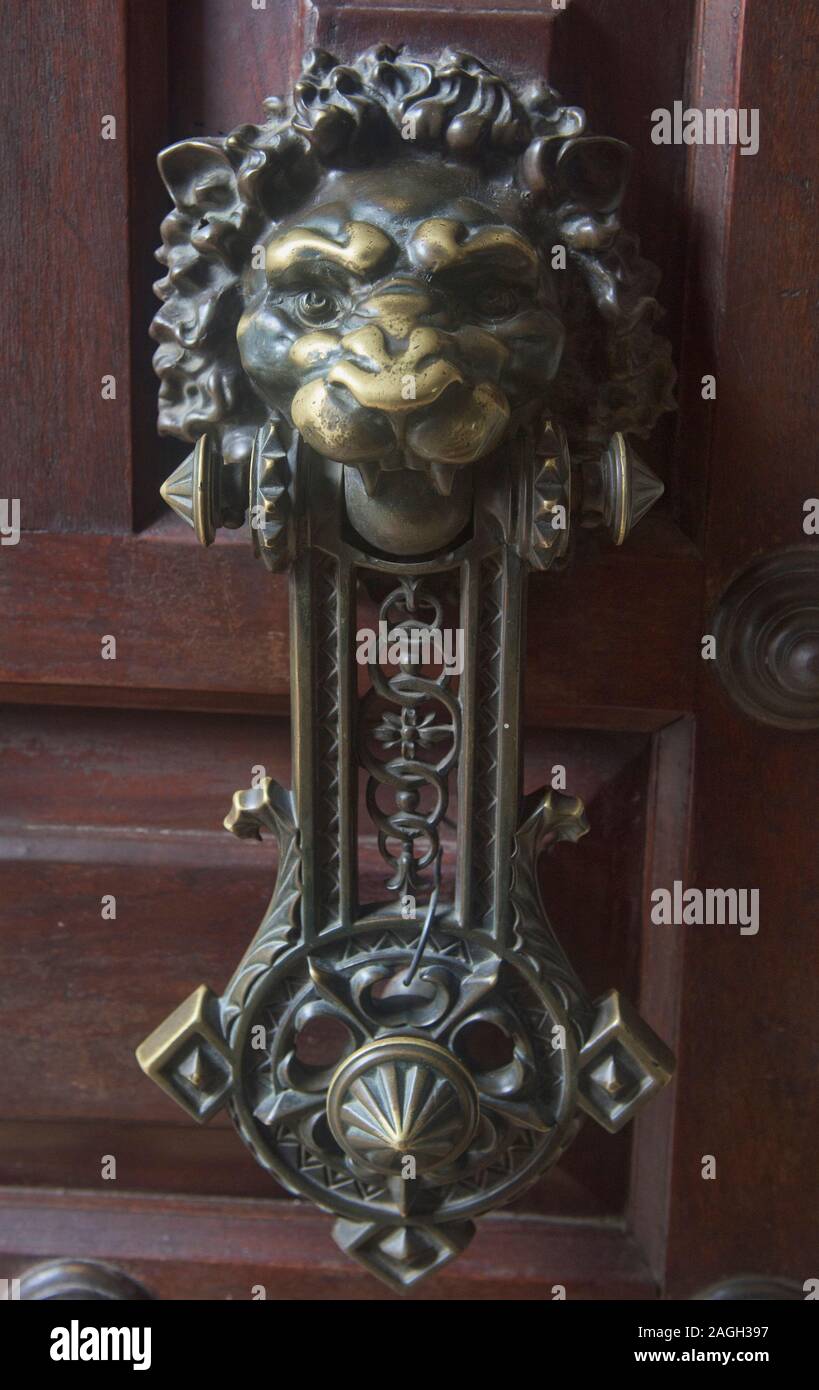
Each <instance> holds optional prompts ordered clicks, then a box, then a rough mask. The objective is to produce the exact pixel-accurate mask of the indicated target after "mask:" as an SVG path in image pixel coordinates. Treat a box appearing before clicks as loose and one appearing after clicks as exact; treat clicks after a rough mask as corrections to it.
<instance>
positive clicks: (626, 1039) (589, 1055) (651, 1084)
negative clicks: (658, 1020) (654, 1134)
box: [577, 989, 674, 1134]
mask: <svg viewBox="0 0 819 1390" xmlns="http://www.w3.org/2000/svg"><path fill="white" fill-rule="evenodd" d="M595 1007H596V1009H597V1013H596V1017H595V1020H594V1025H593V1027H592V1030H591V1032H590V1034H589V1036H588V1039H587V1041H586V1043H585V1044H584V1046H583V1048H582V1049H581V1052H580V1057H579V1059H578V1063H579V1072H578V1081H577V1087H578V1103H579V1105H580V1107H581V1109H582V1110H585V1112H586V1114H587V1115H591V1117H592V1119H593V1120H596V1121H597V1123H598V1124H600V1125H602V1126H603V1128H604V1129H607V1130H608V1131H609V1133H610V1134H616V1133H617V1131H618V1130H620V1129H622V1128H623V1125H626V1124H628V1122H629V1120H631V1119H632V1118H633V1116H634V1115H635V1114H636V1112H637V1111H638V1110H640V1109H641V1108H642V1106H643V1105H644V1104H645V1102H646V1101H647V1100H648V1099H649V1097H650V1096H653V1095H654V1094H655V1092H656V1091H659V1090H661V1089H662V1087H663V1086H665V1085H666V1084H667V1083H668V1082H669V1081H670V1080H671V1077H672V1074H673V1071H674V1055H673V1053H672V1052H671V1051H670V1050H669V1049H668V1048H667V1047H666V1045H665V1043H664V1042H662V1041H661V1040H660V1038H658V1037H657V1034H656V1033H655V1032H654V1030H653V1029H652V1028H649V1026H648V1024H647V1023H645V1022H644V1021H643V1019H641V1017H640V1015H639V1014H638V1013H637V1011H636V1009H634V1008H632V1006H631V1004H629V1002H628V1000H627V999H624V998H623V997H622V995H621V994H619V993H618V991H617V990H616V989H613V990H610V991H609V993H608V994H604V995H603V997H602V999H598V1001H597V1004H596V1006H595Z"/></svg>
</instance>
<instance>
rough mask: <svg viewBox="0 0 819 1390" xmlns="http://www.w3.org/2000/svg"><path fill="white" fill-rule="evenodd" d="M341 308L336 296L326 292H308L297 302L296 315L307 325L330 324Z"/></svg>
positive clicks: (301, 295)
mask: <svg viewBox="0 0 819 1390" xmlns="http://www.w3.org/2000/svg"><path fill="white" fill-rule="evenodd" d="M339 308H340V305H339V302H338V300H337V299H336V297H335V295H332V294H327V292H326V291H325V290H306V291H305V292H304V294H300V295H299V296H298V298H297V300H296V313H297V314H298V316H299V318H300V319H303V320H304V322H305V323H329V322H330V321H331V319H334V318H335V317H336V315H337V313H338V311H339Z"/></svg>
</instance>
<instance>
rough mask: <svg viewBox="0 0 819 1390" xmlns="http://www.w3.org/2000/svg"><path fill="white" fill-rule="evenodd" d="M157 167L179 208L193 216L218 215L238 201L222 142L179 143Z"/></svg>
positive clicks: (190, 141) (165, 153)
mask: <svg viewBox="0 0 819 1390" xmlns="http://www.w3.org/2000/svg"><path fill="white" fill-rule="evenodd" d="M157 164H158V166H159V172H160V174H161V175H162V180H163V182H164V184H165V187H166V188H167V190H168V192H169V193H170V195H171V197H172V198H173V200H174V202H175V203H176V206H177V207H178V208H179V209H180V211H182V212H186V213H188V214H189V215H191V216H199V217H201V216H202V215H203V214H204V213H206V212H216V211H217V210H218V209H220V208H224V207H227V206H228V205H229V204H230V203H232V202H233V201H234V199H235V198H236V175H235V173H234V172H233V167H232V165H231V163H230V160H229V159H228V157H227V155H226V154H225V151H224V148H223V146H222V142H221V141H217V140H180V141H179V142H178V143H177V144H176V145H169V146H168V148H167V149H166V150H163V151H162V153H161V154H160V156H159V158H158V159H157Z"/></svg>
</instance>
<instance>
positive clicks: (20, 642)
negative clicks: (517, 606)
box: [0, 515, 700, 728]
mask: <svg viewBox="0 0 819 1390" xmlns="http://www.w3.org/2000/svg"><path fill="white" fill-rule="evenodd" d="M580 541H581V543H580V544H579V545H578V553H577V557H576V561H575V564H574V566H573V568H572V570H571V571H570V572H569V573H566V574H560V575H538V576H536V577H535V578H534V580H533V582H532V588H531V598H530V605H529V612H530V622H529V636H528V647H527V656H526V701H527V709H528V710H529V711H530V718H531V719H532V720H535V719H536V718H537V716H538V714H539V712H540V711H542V710H544V709H549V710H550V711H563V717H565V718H567V719H569V720H571V721H572V722H576V714H573V711H575V710H576V709H577V708H583V709H584V710H586V711H588V712H589V714H588V719H587V722H590V723H598V722H599V721H602V723H603V724H606V723H609V724H610V723H611V722H615V723H617V722H622V721H620V720H617V719H615V720H614V721H612V716H611V711H612V710H631V711H640V712H641V713H640V714H639V716H638V715H637V714H633V715H632V716H630V718H629V720H628V722H627V723H626V727H643V728H645V727H651V723H652V721H651V719H650V717H649V718H648V720H647V715H646V712H648V711H652V710H662V711H668V712H669V717H670V716H671V715H672V714H673V713H678V712H682V711H685V710H687V709H690V708H691V707H692V702H693V682H694V677H695V673H696V667H697V665H698V664H699V631H700V628H699V591H700V577H699V576H700V569H699V560H698V558H697V556H696V553H695V552H694V551H693V549H692V548H691V546H690V545H689V544H688V543H687V542H686V541H685V539H684V537H682V536H681V533H680V532H679V531H678V530H677V529H676V527H675V526H674V525H673V524H672V523H671V522H670V521H668V519H667V518H665V517H663V516H662V515H660V516H659V517H656V518H654V519H649V520H647V521H646V522H645V523H644V525H643V526H642V527H641V528H638V530H637V531H636V533H635V535H634V537H632V538H631V539H630V541H629V543H628V546H626V547H624V548H623V550H622V552H620V551H617V550H615V549H614V547H611V546H603V545H601V544H599V543H598V542H597V541H596V539H594V538H592V537H590V536H585V535H584V536H582V537H581V538H580ZM0 604H2V607H3V611H4V615H5V617H4V633H3V643H2V649H0V682H2V683H3V684H4V685H6V686H14V685H15V684H18V683H19V684H21V685H25V686H47V685H50V684H59V685H63V686H70V685H73V686H78V687H84V688H89V689H91V690H92V691H94V692H95V699H96V700H97V701H98V702H99V703H105V702H106V699H107V698H108V697H107V692H108V691H110V692H112V697H111V698H112V700H114V701H116V700H117V698H118V695H119V693H120V692H123V691H126V690H129V689H136V690H137V691H146V690H155V691H156V692H157V694H156V704H158V705H160V704H170V703H173V702H176V701H178V702H179V703H181V704H190V703H191V701H193V702H194V703H195V702H196V697H203V698H204V699H206V700H207V698H209V697H210V696H211V695H212V694H214V693H221V694H223V695H224V696H236V695H237V694H238V695H244V694H248V695H249V696H259V695H269V696H272V697H273V698H274V700H277V701H278V704H277V706H276V707H277V708H279V709H281V708H283V707H284V698H285V697H286V695H287V692H288V690H289V683H290V662H289V653H288V615H287V587H286V583H285V582H284V581H283V580H281V579H278V578H273V579H271V577H270V575H268V574H267V572H266V571H265V570H263V569H262V567H261V566H260V565H258V564H256V563H254V561H253V559H252V557H251V554H250V550H249V546H248V544H247V540H246V538H245V537H244V536H243V535H240V534H238V533H232V534H230V535H229V536H228V537H226V538H225V539H224V540H223V539H222V538H221V537H220V538H219V540H218V541H217V543H216V544H215V545H213V546H212V547H211V548H210V549H209V550H208V551H205V550H203V549H202V548H201V547H200V546H198V545H197V544H196V541H195V539H194V536H193V533H192V532H190V531H189V530H188V528H187V527H184V526H183V525H182V523H175V522H174V520H173V519H170V520H168V521H163V522H162V523H161V524H158V525H157V526H156V527H154V528H151V530H150V531H148V532H145V533H143V534H142V535H140V536H88V535H86V536H72V535H67V536H57V535H45V534H38V535H33V536H24V537H23V538H22V539H21V541H20V544H19V545H18V546H16V547H14V548H9V549H8V550H5V551H4V552H3V565H2V567H0ZM108 634H111V635H113V636H115V637H116V638H117V659H116V660H115V661H112V660H103V659H102V657H101V640H102V638H103V636H105V635H108ZM9 693H10V694H12V695H13V691H10V692H9ZM120 698H121V696H120ZM230 703H235V700H234V701H230V700H229V701H228V704H230ZM257 707H258V705H257ZM559 722H562V719H561V720H560V721H559ZM662 722H667V720H663V721H662Z"/></svg>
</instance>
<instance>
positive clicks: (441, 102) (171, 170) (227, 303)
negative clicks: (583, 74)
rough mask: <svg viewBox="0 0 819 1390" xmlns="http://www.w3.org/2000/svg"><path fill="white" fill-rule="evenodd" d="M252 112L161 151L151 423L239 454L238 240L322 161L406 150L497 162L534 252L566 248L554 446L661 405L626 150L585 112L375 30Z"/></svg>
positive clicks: (665, 347)
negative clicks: (589, 123) (165, 209)
mask: <svg viewBox="0 0 819 1390" xmlns="http://www.w3.org/2000/svg"><path fill="white" fill-rule="evenodd" d="M264 109H265V120H264V121H263V123H262V124H260V125H241V126H239V127H237V129H235V130H233V131H231V133H230V134H229V135H227V136H225V137H224V138H214V139H194V140H185V141H182V142H180V143H178V144H175V145H172V146H171V147H170V148H169V149H167V150H165V151H164V152H163V153H162V155H161V156H160V159H159V167H160V172H161V174H162V178H163V180H164V182H165V185H166V187H167V189H168V191H169V193H170V195H171V197H172V199H173V203H174V207H173V211H172V212H171V213H169V215H168V216H167V217H166V218H165V220H164V222H163V224H162V245H161V247H160V249H159V250H158V251H157V259H158V260H159V261H160V263H161V264H162V265H163V266H164V267H165V270H166V273H165V275H164V276H163V278H162V279H161V280H159V281H158V282H157V284H156V286H155V290H156V293H157V295H158V297H159V299H160V300H161V301H162V307H161V308H160V309H159V310H158V312H157V314H156V316H155V318H154V320H153V323H152V326H151V333H152V336H153V337H154V338H155V339H156V340H157V341H158V343H159V347H158V349H157V351H156V353H155V355H154V367H155V369H156V372H157V374H158V375H159V377H160V379H161V388H160V398H159V399H160V408H159V429H160V433H162V434H169V435H174V436H176V437H177V438H179V439H183V440H186V441H188V442H190V443H193V442H194V441H195V440H196V439H198V438H199V436H200V435H202V434H205V433H208V434H210V435H211V436H213V437H214V438H215V439H217V440H218V443H219V448H220V449H221V452H222V454H223V456H224V458H225V460H226V461H228V462H235V463H239V462H242V461H244V460H245V459H246V458H247V457H248V455H249V453H250V449H251V445H252V440H253V435H254V433H255V432H256V430H257V429H258V428H259V426H260V425H262V424H263V423H264V421H265V419H266V414H267V412H266V409H265V406H264V405H263V403H262V402H261V400H260V399H259V398H258V397H257V395H256V394H255V392H254V390H253V387H252V386H251V384H250V382H249V380H248V378H247V376H246V375H245V372H244V370H243V368H242V364H241V362H240V359H239V352H238V348H237V345H236V328H237V324H238V322H239V319H240V317H241V315H242V313H243V311H244V308H245V305H246V302H247V298H248V295H249V282H248V276H247V271H248V269H249V267H250V265H251V258H252V256H253V252H254V248H255V247H256V246H258V245H259V244H260V243H262V242H263V241H264V240H265V239H266V238H267V237H268V236H269V234H270V233H271V231H272V230H273V229H274V228H275V226H276V224H277V222H278V221H279V220H280V219H281V218H282V217H283V216H285V215H287V214H289V213H291V212H294V211H296V210H297V209H298V208H299V206H301V205H302V204H303V203H304V202H305V200H306V199H307V197H308V196H309V195H310V193H311V192H312V190H313V189H314V188H315V186H316V184H317V183H318V181H319V180H320V178H321V176H322V172H323V171H324V170H325V169H328V168H350V167H353V166H356V165H359V166H360V165H374V164H377V163H379V162H383V161H385V160H389V159H390V158H391V157H392V156H393V155H395V154H396V153H397V152H399V151H402V152H403V153H404V154H406V152H407V138H408V136H409V137H410V138H411V140H412V144H413V146H414V147H415V148H417V149H419V150H422V151H434V150H437V151H440V152H441V154H442V155H443V156H444V157H445V158H446V159H449V160H455V161H459V162H464V163H473V164H478V165H479V167H480V169H481V171H482V174H483V176H484V177H485V178H486V179H487V180H492V179H499V180H501V179H505V180H507V181H508V180H509V178H510V176H511V177H512V179H513V180H514V187H515V189H516V190H517V194H518V196H519V199H520V209H521V214H522V217H523V220H524V222H525V224H526V226H527V230H528V231H529V233H530V234H531V235H532V236H533V239H534V240H535V243H536V244H537V245H538V246H539V247H540V250H541V254H542V255H543V256H544V257H545V258H549V257H551V255H552V253H553V248H554V247H555V246H558V245H562V246H565V248H566V269H565V271H564V272H563V274H562V275H560V276H559V277H556V278H558V281H559V284H560V285H561V286H562V305H561V314H562V318H563V322H564V325H565V329H566V346H565V350H564V355H563V359H562V363H561V366H560V370H559V372H558V375H557V378H556V380H555V382H553V383H552V389H551V393H550V399H549V408H550V410H551V411H552V412H553V414H554V415H555V417H556V418H557V419H558V420H559V421H560V423H561V424H562V425H563V426H564V428H565V429H566V432H567V435H568V439H569V443H570V445H571V446H572V447H573V448H575V449H577V450H579V451H581V452H584V451H588V450H589V449H591V450H593V449H594V448H595V447H597V446H598V445H599V444H601V443H603V442H604V441H605V440H606V439H607V438H608V436H609V435H610V434H611V433H612V432H613V431H615V430H624V431H634V432H635V433H637V434H641V435H645V434H647V433H648V431H649V430H650V428H651V426H652V425H653V424H654V422H655V420H656V419H657V416H658V415H659V414H660V413H661V412H662V411H664V410H668V409H673V405H674V403H673V399H672V394H671V389H672V386H673V381H674V369H673V366H672V363H671V353H670V346H669V344H668V343H667V342H666V341H665V339H663V338H662V337H660V336H659V335H658V334H657V333H656V332H655V330H654V325H655V323H656V320H657V318H658V316H659V314H660V312H661V311H660V309H659V306H658V304H657V301H656V299H655V298H654V294H655V290H656V288H657V284H658V281H659V272H658V271H657V270H656V268H655V267H654V266H653V265H651V264H650V263H649V262H648V261H646V260H644V259H643V258H642V257H641V256H640V254H639V248H638V243H637V240H636V238H634V237H633V236H630V235H628V234H627V233H626V232H624V231H623V230H622V228H621V225H620V220H619V209H620V204H621V202H622V197H623V194H624V192H625V187H626V183H627V179H628V173H629V165H630V151H629V149H628V147H627V146H626V145H624V144H622V142H620V141H618V140H612V139H608V138H604V137H598V136H593V135H590V134H588V133H587V131H586V118H585V114H584V112H583V111H582V110H580V108H579V107H576V106H566V105H564V104H563V103H562V101H561V98H560V97H559V96H558V94H557V93H556V92H555V91H554V90H553V89H552V88H551V87H550V86H549V85H548V84H547V83H546V82H544V81H537V82H534V83H532V84H531V85H530V86H528V87H527V88H526V89H525V90H524V91H523V92H522V93H521V94H520V95H519V96H517V95H515V94H514V93H513V91H512V90H511V88H510V87H509V85H508V84H507V83H506V82H505V81H504V80H503V79H502V78H500V77H499V76H497V75H496V74H495V73H493V72H491V71H490V70H489V69H488V68H487V67H485V66H484V64H483V63H481V62H479V61H478V59H477V58H474V57H472V56H470V55H469V54H466V53H460V52H455V51H452V50H446V51H445V52H444V53H443V54H442V55H441V57H440V59H439V60H438V61H434V62H431V61H421V60H417V59H414V58H412V57H410V56H402V55H401V54H400V53H399V52H397V51H396V50H394V49H392V48H389V47H387V46H386V45H379V46H377V47H375V48H372V49H370V50H368V51H367V52H366V53H364V54H363V55H362V56H361V57H360V58H359V59H357V60H356V61H355V62H354V63H351V64H341V63H339V62H338V61H337V59H336V58H334V57H332V56H331V55H330V54H329V53H326V52H324V51H323V50H313V51H311V52H310V53H308V54H307V56H306V58H305V60H304V65H303V70H302V74H301V77H300V78H299V80H298V82H297V83H296V86H295V89H294V92H293V96H292V99H291V100H289V101H286V100H283V99H281V98H278V97H274V98H270V99H269V100H267V101H266V102H265V103H264Z"/></svg>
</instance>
